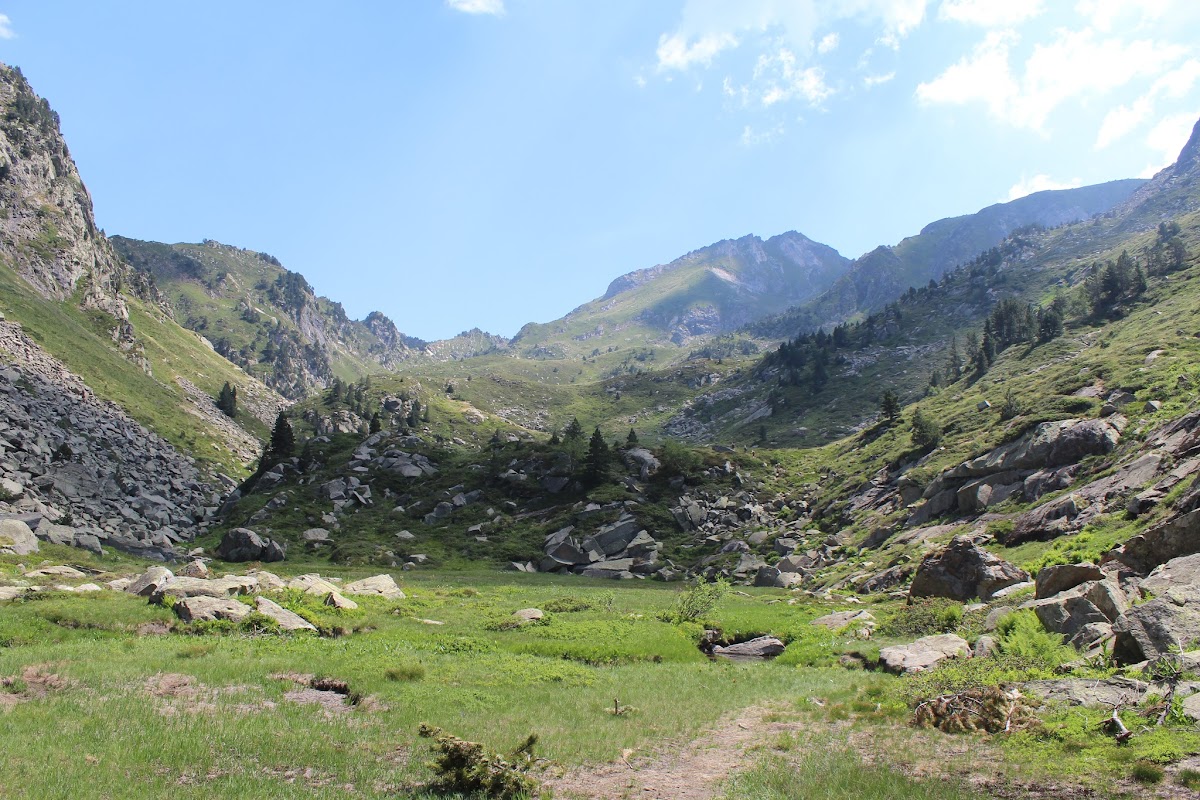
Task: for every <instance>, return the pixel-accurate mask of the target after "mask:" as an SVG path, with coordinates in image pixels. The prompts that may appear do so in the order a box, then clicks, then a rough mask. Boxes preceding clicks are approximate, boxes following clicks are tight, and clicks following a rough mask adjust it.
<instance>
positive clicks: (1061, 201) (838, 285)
mask: <svg viewBox="0 0 1200 800" xmlns="http://www.w3.org/2000/svg"><path fill="white" fill-rule="evenodd" d="M1143 184H1145V181H1142V180H1137V179H1129V180H1119V181H1110V182H1108V183H1102V184H1097V185H1094V186H1084V187H1081V188H1078V189H1060V190H1054V191H1045V192H1036V193H1034V194H1031V195H1028V196H1027V197H1022V198H1020V199H1017V200H1013V201H1011V202H1008V203H997V204H996V205H992V206H988V207H987V208H984V209H982V210H980V211H978V212H976V213H974V214H968V215H965V216H961V217H950V218H947V219H942V220H938V221H936V222H931V223H930V224H928V225H926V226H925V227H924V228H922V229H921V232H920V233H919V234H917V235H916V236H910V237H908V238H907V239H904V240H903V241H901V242H900V243H899V244H897V245H895V246H891V247H888V246H880V247H877V248H875V249H874V250H872V251H871V252H869V253H866V254H865V255H863V256H860V257H859V258H857V259H855V261H854V262H853V264H851V265H850V266H849V268H848V269H847V270H846V271H845V273H844V274H843V275H842V276H841V277H839V279H838V280H837V281H836V282H835V283H834V284H833V285H832V286H831V287H830V288H829V290H828V291H826V292H825V293H823V294H822V295H820V296H819V297H815V298H812V299H810V300H808V301H807V302H805V303H803V304H801V305H799V306H798V307H797V308H794V309H791V310H789V311H787V312H786V313H784V314H781V315H779V316H778V317H775V318H771V319H766V320H763V321H762V322H761V323H759V324H756V325H750V326H748V327H749V330H750V331H752V332H754V333H756V334H758V335H761V336H765V337H767V338H781V337H788V336H793V335H795V334H796V333H800V332H804V331H811V330H815V329H817V328H821V327H827V326H830V325H835V324H837V323H839V322H842V321H844V320H847V319H852V318H853V317H854V316H855V315H857V314H861V313H870V312H872V311H877V310H879V309H880V308H882V307H883V306H884V305H886V304H887V303H889V302H891V301H892V300H894V299H895V298H896V297H898V296H899V295H900V294H901V293H902V292H904V291H905V290H907V289H908V288H909V287H914V286H924V285H925V284H926V283H928V282H929V281H931V280H933V281H936V280H938V279H939V278H941V277H942V275H944V274H945V273H946V272H947V271H948V270H950V269H952V268H954V267H955V266H956V265H958V264H965V263H966V262H968V261H970V260H971V259H972V258H974V257H975V256H977V255H979V254H980V253H982V252H983V251H985V250H987V249H989V248H992V247H995V246H996V245H998V244H1000V243H1001V242H1002V241H1003V240H1004V239H1005V238H1006V237H1007V236H1008V235H1009V234H1011V233H1013V232H1014V231H1017V230H1019V229H1021V228H1026V227H1029V226H1037V227H1044V228H1054V227H1058V226H1060V225H1064V224H1067V223H1070V222H1078V221H1079V220H1085V219H1090V218H1092V217H1094V216H1096V215H1098V214H1103V213H1105V212H1107V211H1110V210H1111V209H1113V208H1114V207H1116V206H1118V205H1119V204H1121V203H1123V202H1125V201H1127V200H1129V199H1130V197H1131V195H1132V194H1133V193H1134V192H1135V191H1136V190H1138V189H1139V187H1142V186H1143Z"/></svg>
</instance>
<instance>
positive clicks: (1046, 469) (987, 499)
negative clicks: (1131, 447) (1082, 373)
mask: <svg viewBox="0 0 1200 800" xmlns="http://www.w3.org/2000/svg"><path fill="white" fill-rule="evenodd" d="M1124 426H1125V418H1124V417H1122V416H1120V415H1113V416H1110V417H1108V418H1106V419H1085V420H1080V419H1066V420H1060V421H1058V422H1043V423H1041V424H1040V425H1038V426H1037V427H1035V428H1034V429H1033V430H1032V431H1030V432H1028V433H1026V434H1025V435H1024V436H1022V437H1020V438H1019V439H1017V440H1016V441H1014V442H1010V443H1009V444H1005V445H1001V446H999V447H997V448H994V449H993V450H991V451H989V452H987V453H984V454H983V455H981V456H978V457H977V458H973V459H971V460H969V461H964V462H963V463H962V464H959V465H958V466H957V467H952V468H950V469H947V470H945V471H944V472H942V474H941V475H939V476H938V477H937V478H936V479H935V480H933V481H932V482H930V483H929V484H928V485H927V486H926V487H925V489H924V490H923V491H922V493H921V498H922V500H923V502H922V503H921V504H920V505H919V506H917V507H916V509H915V510H914V512H913V514H912V515H911V516H910V518H909V520H908V524H909V525H920V524H923V523H925V522H927V521H928V520H930V519H933V518H934V517H936V516H938V515H941V514H945V513H947V512H951V511H958V512H960V513H963V514H977V513H980V512H982V511H983V510H984V509H986V508H988V507H989V506H992V505H995V504H997V503H1000V502H1003V501H1004V500H1007V499H1008V498H1010V497H1014V496H1016V497H1021V498H1023V499H1025V500H1036V499H1037V498H1038V497H1039V496H1040V495H1041V493H1042V492H1044V491H1046V490H1047V489H1049V488H1062V487H1063V486H1065V485H1069V484H1070V481H1071V476H1072V473H1071V471H1070V469H1069V467H1070V466H1071V465H1074V464H1077V463H1078V462H1079V461H1081V460H1083V459H1084V458H1086V457H1088V456H1092V455H1102V454H1106V453H1111V452H1112V451H1113V450H1114V449H1116V446H1117V444H1118V443H1119V442H1120V440H1121V431H1122V430H1123V429H1124ZM1057 467H1065V469H1059V470H1056V469H1054V468H1057ZM1133 477H1134V476H1130V478H1129V479H1133ZM1060 516H1061V515H1060Z"/></svg>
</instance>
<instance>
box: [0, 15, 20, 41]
mask: <svg viewBox="0 0 1200 800" xmlns="http://www.w3.org/2000/svg"><path fill="white" fill-rule="evenodd" d="M16 35H17V34H16V33H15V32H14V31H13V29H12V20H11V19H9V18H8V15H7V14H0V39H13V38H15V37H16Z"/></svg>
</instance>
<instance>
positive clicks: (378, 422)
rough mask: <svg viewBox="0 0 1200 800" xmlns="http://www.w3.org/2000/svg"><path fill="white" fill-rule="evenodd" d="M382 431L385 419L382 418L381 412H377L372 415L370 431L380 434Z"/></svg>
mask: <svg viewBox="0 0 1200 800" xmlns="http://www.w3.org/2000/svg"><path fill="white" fill-rule="evenodd" d="M381 430H383V418H382V417H380V416H379V412H378V411H376V412H375V413H374V414H372V415H371V427H370V429H369V432H370V433H379V432H380V431H381Z"/></svg>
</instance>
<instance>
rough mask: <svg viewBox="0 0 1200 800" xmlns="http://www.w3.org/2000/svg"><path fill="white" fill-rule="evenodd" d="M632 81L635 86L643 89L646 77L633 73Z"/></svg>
mask: <svg viewBox="0 0 1200 800" xmlns="http://www.w3.org/2000/svg"><path fill="white" fill-rule="evenodd" d="M633 83H634V85H635V86H637V87H638V88H639V89H645V88H646V79H645V77H643V76H641V75H634V76H633Z"/></svg>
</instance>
